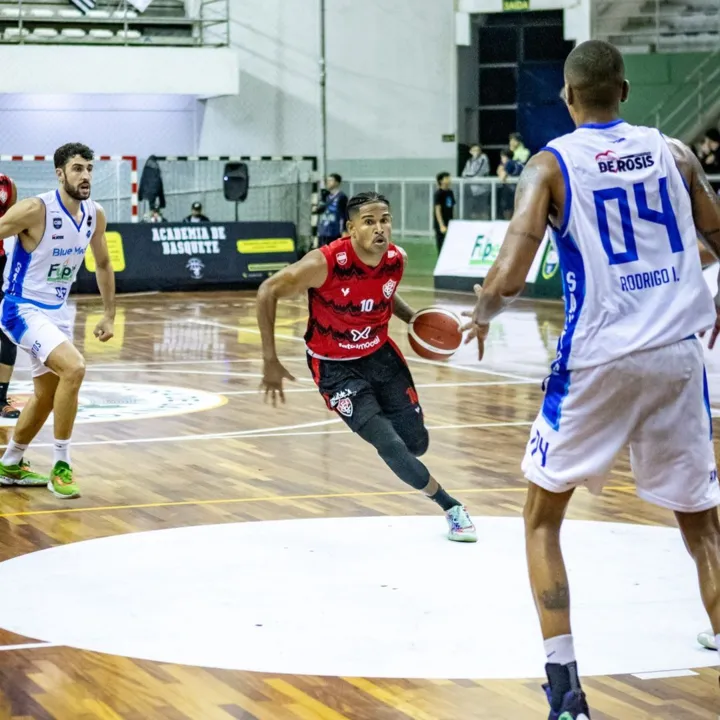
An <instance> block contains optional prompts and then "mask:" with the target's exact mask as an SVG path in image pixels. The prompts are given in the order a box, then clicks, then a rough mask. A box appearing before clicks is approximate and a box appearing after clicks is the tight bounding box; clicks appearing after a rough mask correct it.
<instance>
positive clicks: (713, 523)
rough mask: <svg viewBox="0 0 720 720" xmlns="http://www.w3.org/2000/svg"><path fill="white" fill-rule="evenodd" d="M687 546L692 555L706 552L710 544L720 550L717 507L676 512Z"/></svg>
mask: <svg viewBox="0 0 720 720" xmlns="http://www.w3.org/2000/svg"><path fill="white" fill-rule="evenodd" d="M675 517H676V518H677V521H678V526H679V527H680V532H681V534H682V537H683V540H684V541H685V547H686V548H687V550H688V552H689V553H690V555H692V557H697V556H698V555H701V554H703V553H705V552H706V551H707V549H708V547H709V546H712V547H714V548H716V549H718V550H720V520H719V519H718V511H717V508H712V509H711V510H706V511H704V512H699V513H675Z"/></svg>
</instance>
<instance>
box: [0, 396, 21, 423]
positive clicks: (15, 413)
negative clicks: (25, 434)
mask: <svg viewBox="0 0 720 720" xmlns="http://www.w3.org/2000/svg"><path fill="white" fill-rule="evenodd" d="M19 417H20V411H19V410H18V409H17V408H16V407H14V406H13V401H12V400H10V399H9V398H8V401H7V403H6V404H5V405H4V406H3V407H2V409H0V418H2V419H3V420H17V419H18V418H19Z"/></svg>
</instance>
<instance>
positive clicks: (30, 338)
mask: <svg viewBox="0 0 720 720" xmlns="http://www.w3.org/2000/svg"><path fill="white" fill-rule="evenodd" d="M0 326H2V329H3V330H4V332H5V334H6V335H7V336H8V337H9V338H10V339H11V340H12V341H13V342H14V343H15V344H16V345H17V346H18V347H21V348H22V349H23V350H25V352H26V353H28V354H29V355H30V363H31V365H32V376H33V377H38V376H39V375H43V374H45V373H48V372H52V371H51V370H50V368H49V367H47V366H46V365H45V362H46V361H47V359H48V357H49V355H50V353H51V352H52V351H53V350H54V349H55V348H56V347H57V346H58V345H60V344H62V343H64V342H65V341H70V342H72V313H71V312H70V309H69V308H68V306H67V304H65V305H63V306H62V307H60V308H56V309H48V308H41V307H38V306H37V305H31V304H30V303H15V302H10V301H9V300H7V299H3V301H2V303H0Z"/></svg>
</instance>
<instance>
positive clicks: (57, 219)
mask: <svg viewBox="0 0 720 720" xmlns="http://www.w3.org/2000/svg"><path fill="white" fill-rule="evenodd" d="M53 227H54V228H55V229H56V230H59V229H60V228H61V227H62V218H61V217H54V218H53Z"/></svg>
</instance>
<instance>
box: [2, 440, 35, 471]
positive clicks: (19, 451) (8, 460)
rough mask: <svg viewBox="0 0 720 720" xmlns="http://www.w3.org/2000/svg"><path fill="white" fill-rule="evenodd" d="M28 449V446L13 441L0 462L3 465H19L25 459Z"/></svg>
mask: <svg viewBox="0 0 720 720" xmlns="http://www.w3.org/2000/svg"><path fill="white" fill-rule="evenodd" d="M27 448H28V446H27V445H18V444H17V443H16V442H15V441H14V440H11V441H10V442H9V443H8V446H7V450H5V454H4V455H3V456H2V460H0V462H2V464H3V465H17V464H18V463H19V462H20V461H21V460H22V459H23V455H24V454H25V451H26V450H27Z"/></svg>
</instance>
